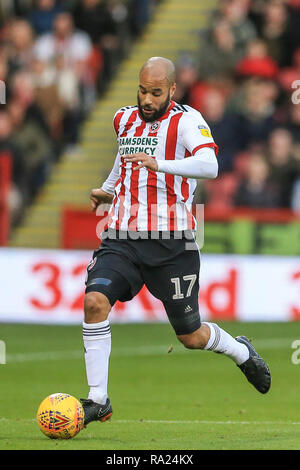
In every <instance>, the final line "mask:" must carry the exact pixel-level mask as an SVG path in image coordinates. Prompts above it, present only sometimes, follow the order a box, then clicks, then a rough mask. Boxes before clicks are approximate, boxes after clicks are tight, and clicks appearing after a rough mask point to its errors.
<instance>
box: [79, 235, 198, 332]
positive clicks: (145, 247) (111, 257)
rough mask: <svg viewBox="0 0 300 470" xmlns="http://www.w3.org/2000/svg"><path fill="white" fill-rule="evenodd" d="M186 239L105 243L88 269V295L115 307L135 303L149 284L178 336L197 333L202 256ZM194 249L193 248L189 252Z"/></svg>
mask: <svg viewBox="0 0 300 470" xmlns="http://www.w3.org/2000/svg"><path fill="white" fill-rule="evenodd" d="M188 244H189V249H186V240H185V239H174V238H171V239H168V240H162V239H159V240H151V239H146V240H143V239H138V240H130V239H126V240H120V239H114V240H110V239H105V240H103V242H102V244H101V246H100V248H99V249H98V250H96V251H95V252H94V254H93V259H92V260H91V262H90V263H89V265H88V268H87V278H86V290H85V292H86V293H88V292H101V293H103V294H104V295H105V296H106V297H107V298H108V300H109V302H110V304H111V305H112V306H113V305H114V303H115V302H116V301H117V300H120V301H121V302H126V301H128V300H131V299H132V298H133V297H134V296H135V295H136V294H137V293H138V292H139V291H140V290H141V288H142V287H143V285H144V284H145V285H146V287H147V288H148V290H149V291H150V292H151V294H152V295H154V297H156V298H157V299H159V300H161V301H162V303H163V305H164V308H165V310H166V313H167V315H168V318H169V321H170V323H171V325H172V326H173V328H174V330H175V332H176V334H177V335H183V334H189V333H192V332H193V331H195V330H197V329H198V328H199V327H200V325H201V323H200V315H199V304H198V297H199V271H200V257H199V250H198V246H197V244H196V242H193V243H191V242H190V241H189V242H188ZM191 247H192V248H194V249H191Z"/></svg>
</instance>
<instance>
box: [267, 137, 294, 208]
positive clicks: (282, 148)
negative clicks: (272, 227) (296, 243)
mask: <svg viewBox="0 0 300 470" xmlns="http://www.w3.org/2000/svg"><path fill="white" fill-rule="evenodd" d="M268 144H269V145H268V150H267V157H268V161H269V165H270V180H271V181H272V183H273V185H274V186H276V187H277V192H278V195H279V199H278V207H282V208H290V207H291V203H292V191H293V187H294V184H295V183H296V180H297V178H298V177H299V176H300V168H299V162H297V161H296V160H295V158H294V155H293V138H292V135H291V133H290V132H289V131H288V130H286V129H284V128H278V129H275V130H274V131H273V132H272V133H271V135H270V137H269V142H268Z"/></svg>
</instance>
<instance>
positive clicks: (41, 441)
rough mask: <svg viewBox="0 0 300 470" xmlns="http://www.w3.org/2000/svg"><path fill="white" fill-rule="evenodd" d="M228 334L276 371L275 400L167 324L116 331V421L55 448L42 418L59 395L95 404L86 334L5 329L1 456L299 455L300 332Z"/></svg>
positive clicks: (112, 386) (272, 326) (289, 328)
mask: <svg viewBox="0 0 300 470" xmlns="http://www.w3.org/2000/svg"><path fill="white" fill-rule="evenodd" d="M220 325H221V324H220ZM222 326H223V328H225V329H226V330H227V331H229V332H230V333H231V334H232V335H234V336H235V335H237V334H246V335H247V336H249V337H251V338H252V339H253V344H254V346H256V347H257V349H258V350H259V352H261V354H262V355H263V357H264V358H265V359H266V360H267V362H268V363H269V365H270V369H271V372H272V388H271V391H270V392H269V393H268V394H267V395H261V394H259V393H258V392H257V391H256V390H255V389H254V388H253V387H252V386H251V385H250V384H249V383H248V382H247V381H246V379H245V377H244V376H243V375H242V373H241V371H240V370H239V369H238V368H237V367H236V366H235V364H234V363H233V362H232V361H231V360H230V359H228V358H226V357H224V356H221V355H219V354H218V355H217V354H214V353H211V352H208V351H187V350H185V349H184V348H183V346H182V345H180V344H179V343H178V342H177V340H176V338H175V336H174V334H173V332H172V330H171V328H170V326H169V325H167V324H163V325H161V324H160V325H112V335H113V344H112V355H111V360H110V380H109V395H110V398H111V401H112V405H113V409H114V414H113V418H112V420H111V422H107V423H103V424H102V423H91V424H90V425H89V426H88V428H87V429H85V430H83V431H81V432H80V433H79V434H78V435H77V436H76V437H75V438H74V439H72V440H69V441H52V440H50V439H48V438H47V437H45V436H44V435H43V434H42V433H41V432H40V430H39V429H38V426H37V424H36V422H35V414H36V411H37V408H38V405H39V403H40V402H41V401H42V400H43V399H44V398H45V397H46V396H47V395H49V394H51V393H55V392H65V393H70V394H72V395H74V396H76V397H78V398H80V397H85V396H86V395H87V392H88V389H87V385H86V378H85V368H84V359H83V354H82V339H81V327H80V326H72V327H69V326H60V327H58V326H37V325H1V324H0V339H2V340H4V341H5V342H6V347H7V364H5V365H0V449H106V450H119V449H122V450H127V449H128V450H129V449H135V450H140V449H151V450H159V449H161V450H162V449H163V450H172V449H175V450H178V449H186V450H191V449H192V450H195V449H299V448H300V406H299V389H300V364H299V365H294V364H292V362H291V355H292V352H293V349H292V348H291V343H292V341H293V340H295V339H300V324H298V323H263V324H254V323H244V324H241V323H223V324H222ZM170 346H173V351H172V352H171V353H168V350H169V348H170Z"/></svg>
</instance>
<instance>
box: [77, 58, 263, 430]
mask: <svg viewBox="0 0 300 470" xmlns="http://www.w3.org/2000/svg"><path fill="white" fill-rule="evenodd" d="M175 89H176V83H175V67H174V64H173V63H172V62H171V61H170V60H168V59H166V58H163V57H152V58H150V59H149V60H147V62H146V63H145V64H144V65H143V66H142V68H141V71H140V75H139V87H138V96H137V100H138V104H137V106H126V107H124V108H121V109H120V110H119V111H117V112H116V114H115V116H114V121H113V123H114V128H115V132H116V136H117V140H118V145H119V148H118V154H117V157H116V160H115V163H114V166H113V168H112V171H111V173H110V175H109V176H108V178H107V180H106V181H105V182H104V183H103V185H102V187H101V188H98V189H93V190H92V191H91V196H90V198H91V205H92V209H93V210H94V211H95V210H96V209H97V207H98V206H99V205H101V204H103V203H109V204H110V205H111V208H110V214H109V218H108V222H107V226H106V227H105V229H104V230H103V232H102V235H101V239H102V243H101V245H100V248H99V249H98V250H96V251H95V252H94V254H93V259H92V261H91V263H90V264H89V266H88V268H87V279H86V291H85V299H84V321H83V342H84V348H85V364H86V373H87V381H88V385H89V388H90V391H89V395H88V398H87V399H81V402H82V404H83V408H84V412H85V424H86V425H87V424H88V423H89V422H91V421H102V422H103V421H106V420H107V419H109V418H110V417H111V415H112V407H111V403H110V400H109V398H108V394H107V384H108V369H109V356H110V351H111V331H110V325H109V319H108V316H109V312H110V310H111V308H112V306H113V305H114V303H115V302H116V301H117V300H120V301H122V302H125V301H128V300H130V299H132V298H133V297H134V296H135V295H136V294H137V293H138V292H139V290H140V289H141V288H142V286H143V285H144V284H145V285H146V286H147V288H148V289H149V291H150V292H151V293H152V294H153V295H154V296H155V297H156V298H158V299H160V300H161V302H162V303H163V305H164V308H165V311H166V313H167V315H168V318H169V321H170V323H171V325H172V327H173V328H174V331H175V333H176V335H177V338H178V340H179V341H181V343H183V344H184V346H185V347H186V348H189V349H206V350H210V351H214V352H218V353H222V354H225V355H226V356H228V357H230V358H231V359H232V360H233V361H234V362H235V363H236V364H237V366H238V367H239V368H240V369H241V371H242V372H243V373H244V375H245V376H246V378H247V380H248V381H249V382H250V383H251V384H252V385H254V387H255V388H256V389H257V390H258V391H259V392H261V393H266V392H268V390H269V388H270V385H271V376H270V371H269V368H268V366H267V364H266V363H265V361H264V360H263V359H262V358H261V357H260V355H259V354H258V353H257V352H256V351H255V349H254V348H253V346H252V345H251V343H250V341H249V339H248V338H246V337H245V336H238V337H236V338H233V337H232V336H231V335H230V334H228V333H227V332H226V331H224V330H223V329H222V328H220V327H219V326H218V325H216V324H214V323H209V322H201V320H200V315H199V306H198V297H199V269H200V259H199V249H198V245H197V243H196V241H195V240H194V238H193V231H194V229H195V220H194V217H193V215H192V214H191V211H190V207H191V202H192V198H193V193H194V190H195V187H196V179H199V178H201V179H209V178H216V176H217V173H218V163H217V158H216V154H217V151H218V148H217V145H216V144H215V142H214V140H213V138H212V135H211V132H210V129H209V127H208V126H207V124H206V122H205V120H204V119H203V117H202V115H201V114H200V113H199V112H198V111H196V110H195V109H193V108H191V107H190V106H187V105H184V106H182V105H179V104H176V103H175V102H174V101H173V100H172V97H173V95H174V92H175Z"/></svg>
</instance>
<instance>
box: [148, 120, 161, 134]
mask: <svg viewBox="0 0 300 470" xmlns="http://www.w3.org/2000/svg"><path fill="white" fill-rule="evenodd" d="M159 128H160V122H159V121H155V122H153V124H151V126H150V131H151V132H156V131H158V129H159Z"/></svg>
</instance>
